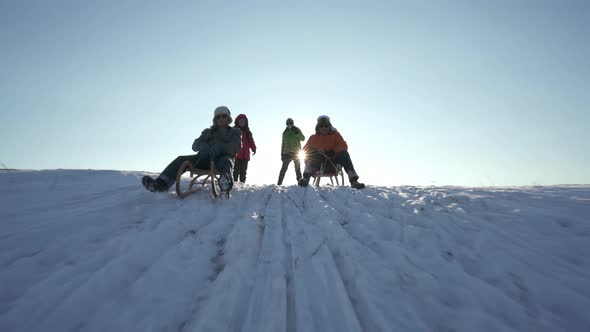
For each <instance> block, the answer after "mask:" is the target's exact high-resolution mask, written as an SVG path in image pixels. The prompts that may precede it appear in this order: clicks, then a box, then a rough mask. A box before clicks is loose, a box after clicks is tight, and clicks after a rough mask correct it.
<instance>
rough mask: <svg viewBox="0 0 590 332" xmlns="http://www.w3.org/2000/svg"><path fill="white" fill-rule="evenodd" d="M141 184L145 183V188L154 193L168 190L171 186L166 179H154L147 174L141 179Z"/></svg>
mask: <svg viewBox="0 0 590 332" xmlns="http://www.w3.org/2000/svg"><path fill="white" fill-rule="evenodd" d="M141 184H143V186H144V187H145V189H147V190H148V191H151V192H153V193H155V192H164V191H168V188H169V186H168V184H167V183H166V182H165V181H164V180H162V179H160V178H157V179H155V180H154V179H152V178H151V177H149V176H147V175H146V176H144V177H143V178H142V179H141Z"/></svg>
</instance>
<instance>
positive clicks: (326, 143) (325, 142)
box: [299, 115, 365, 189]
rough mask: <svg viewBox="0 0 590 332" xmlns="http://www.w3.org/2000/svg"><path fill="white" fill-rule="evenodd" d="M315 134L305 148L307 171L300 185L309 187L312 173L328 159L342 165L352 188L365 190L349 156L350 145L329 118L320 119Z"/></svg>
mask: <svg viewBox="0 0 590 332" xmlns="http://www.w3.org/2000/svg"><path fill="white" fill-rule="evenodd" d="M315 132H316V134H315V135H312V136H311V137H310V138H309V140H308V141H307V144H305V147H303V150H304V151H305V154H306V158H305V171H304V172H303V177H302V178H301V179H300V180H299V185H300V186H302V187H307V186H308V185H309V179H310V178H311V175H312V173H313V172H316V171H318V170H319V168H320V164H321V163H322V161H324V160H326V158H328V159H331V160H333V161H334V162H336V163H337V164H340V165H342V167H343V168H344V170H345V171H346V173H347V174H348V179H349V180H350V186H351V187H352V188H355V189H363V188H365V185H364V184H363V183H360V182H358V179H359V176H358V175H357V174H356V171H355V170H354V166H353V164H352V160H351V159H350V154H348V144H346V141H345V140H344V138H342V135H340V133H339V132H338V130H336V128H334V127H333V126H332V123H331V122H330V118H329V117H328V116H326V115H322V116H320V117H319V118H318V122H317V125H316V127H315Z"/></svg>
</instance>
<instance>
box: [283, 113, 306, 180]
mask: <svg viewBox="0 0 590 332" xmlns="http://www.w3.org/2000/svg"><path fill="white" fill-rule="evenodd" d="M286 124H287V128H285V131H283V141H282V144H281V160H282V161H283V166H282V167H281V171H280V173H279V182H278V183H277V184H278V185H279V186H280V185H282V184H283V180H284V179H285V174H286V173H287V169H288V168H289V164H290V163H291V161H293V162H294V163H295V176H297V178H296V181H299V179H301V166H300V162H299V151H300V150H301V141H304V140H305V136H304V135H303V133H302V132H301V130H300V129H299V128H297V127H295V121H293V119H291V118H289V119H287V122H286Z"/></svg>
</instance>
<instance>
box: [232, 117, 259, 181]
mask: <svg viewBox="0 0 590 332" xmlns="http://www.w3.org/2000/svg"><path fill="white" fill-rule="evenodd" d="M235 123H236V125H235V127H236V128H239V129H241V130H242V149H241V150H240V152H238V154H237V155H236V163H235V166H234V182H238V180H239V181H240V182H242V183H246V172H247V171H248V162H249V161H250V150H252V154H254V155H255V154H256V143H255V142H254V137H253V136H252V132H251V131H250V126H249V124H248V117H247V116H246V115H245V114H240V115H238V116H237V117H236V120H235Z"/></svg>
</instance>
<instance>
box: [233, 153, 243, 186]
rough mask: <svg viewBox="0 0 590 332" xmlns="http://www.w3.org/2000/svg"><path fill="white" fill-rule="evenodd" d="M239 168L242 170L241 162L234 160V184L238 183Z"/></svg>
mask: <svg viewBox="0 0 590 332" xmlns="http://www.w3.org/2000/svg"><path fill="white" fill-rule="evenodd" d="M241 168H242V160H241V159H236V162H235V166H234V182H238V179H239V176H240V171H241Z"/></svg>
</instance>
